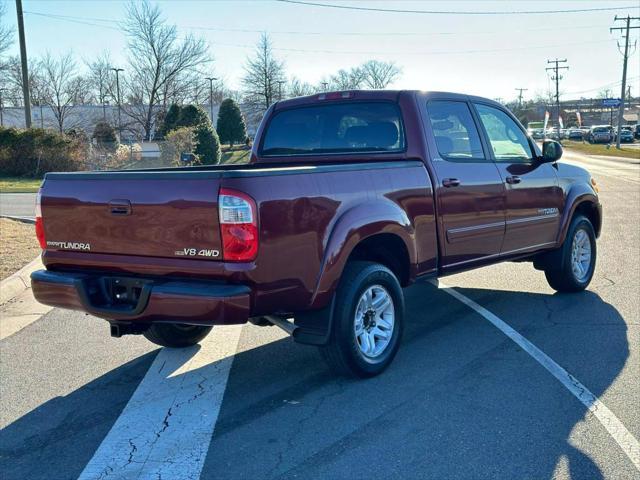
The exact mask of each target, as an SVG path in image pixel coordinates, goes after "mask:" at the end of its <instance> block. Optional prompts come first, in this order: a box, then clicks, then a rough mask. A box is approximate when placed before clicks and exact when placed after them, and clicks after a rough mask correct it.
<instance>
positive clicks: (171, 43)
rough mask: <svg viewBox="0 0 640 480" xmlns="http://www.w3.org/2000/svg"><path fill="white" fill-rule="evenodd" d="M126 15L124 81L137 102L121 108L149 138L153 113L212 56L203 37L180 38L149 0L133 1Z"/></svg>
mask: <svg viewBox="0 0 640 480" xmlns="http://www.w3.org/2000/svg"><path fill="white" fill-rule="evenodd" d="M127 17H128V18H127V20H126V22H125V25H124V30H125V32H126V34H127V36H128V37H129V42H128V48H129V62H128V68H127V71H126V72H125V73H126V74H127V75H126V77H125V79H124V83H125V85H126V88H127V90H128V91H129V97H130V99H131V100H133V101H135V102H137V104H135V105H126V106H123V109H124V111H125V113H126V114H128V115H129V116H130V117H131V118H132V120H133V121H134V123H137V124H138V125H139V126H140V127H141V128H142V130H143V131H144V139H145V140H149V139H150V138H151V133H152V130H153V127H154V119H155V116H156V113H157V112H158V111H159V110H160V109H162V107H163V105H166V103H167V97H170V96H171V95H172V94H173V92H174V91H175V90H177V89H179V87H180V86H181V84H182V83H184V78H185V77H186V76H187V74H188V73H189V72H192V71H195V70H197V68H198V67H201V66H203V65H205V64H206V63H208V62H210V61H211V60H210V57H209V55H208V51H207V45H206V43H205V41H204V40H203V39H202V38H196V37H194V36H193V35H187V37H186V38H184V40H179V39H178V32H177V29H176V27H175V25H168V24H167V22H166V20H165V19H164V18H163V17H162V14H161V12H160V9H159V8H158V7H156V6H152V5H150V4H149V2H148V1H146V0H145V1H143V2H133V1H132V2H131V3H130V4H129V6H128V7H127Z"/></svg>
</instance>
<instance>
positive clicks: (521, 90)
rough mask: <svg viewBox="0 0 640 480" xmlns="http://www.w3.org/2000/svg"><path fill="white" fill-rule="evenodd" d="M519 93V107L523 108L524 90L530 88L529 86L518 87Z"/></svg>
mask: <svg viewBox="0 0 640 480" xmlns="http://www.w3.org/2000/svg"><path fill="white" fill-rule="evenodd" d="M516 90H517V91H518V92H519V93H518V107H520V108H522V92H526V91H527V90H529V89H528V88H516Z"/></svg>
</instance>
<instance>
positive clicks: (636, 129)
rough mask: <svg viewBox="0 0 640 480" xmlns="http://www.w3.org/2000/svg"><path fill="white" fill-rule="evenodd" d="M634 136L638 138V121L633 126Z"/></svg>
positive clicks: (639, 126)
mask: <svg viewBox="0 0 640 480" xmlns="http://www.w3.org/2000/svg"><path fill="white" fill-rule="evenodd" d="M633 132H634V137H636V138H637V139H638V140H640V123H639V124H638V125H635V126H634V127H633Z"/></svg>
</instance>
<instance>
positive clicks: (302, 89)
mask: <svg viewBox="0 0 640 480" xmlns="http://www.w3.org/2000/svg"><path fill="white" fill-rule="evenodd" d="M316 91H317V89H316V88H315V87H314V86H313V85H311V84H310V83H307V82H303V81H302V80H300V79H298V78H296V77H293V78H292V79H291V81H290V82H289V96H290V97H304V96H305V95H313V94H314V93H316Z"/></svg>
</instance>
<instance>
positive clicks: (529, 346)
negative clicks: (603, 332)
mask: <svg viewBox="0 0 640 480" xmlns="http://www.w3.org/2000/svg"><path fill="white" fill-rule="evenodd" d="M431 283H433V284H434V285H436V286H437V287H439V288H440V289H442V290H444V291H445V292H447V293H448V294H449V295H451V296H452V297H454V298H456V299H457V300H460V301H461V302H462V303H464V304H465V305H467V306H468V307H470V308H471V309H473V310H475V311H476V312H477V313H479V314H480V315H482V316H483V317H484V318H485V319H486V320H488V321H489V322H491V323H492V324H493V326H495V327H496V328H497V329H499V330H500V331H501V332H502V333H504V334H505V335H506V336H507V337H509V338H510V339H511V340H513V341H514V342H515V343H516V344H517V345H518V346H519V347H520V348H522V349H523V350H524V351H525V352H527V353H528V354H529V355H531V356H532V357H533V358H534V359H535V360H536V361H537V362H538V363H539V364H540V365H542V366H543V367H544V368H545V369H547V371H548V372H549V373H551V375H553V376H554V377H556V379H557V380H558V381H559V382H560V383H561V384H562V385H564V386H565V388H566V389H567V390H569V391H570V392H571V393H572V394H573V395H574V396H575V397H576V398H577V399H578V400H580V402H582V404H583V405H584V406H585V407H587V409H588V410H589V412H591V413H592V414H593V415H594V416H595V417H596V418H597V419H598V421H599V422H600V423H601V424H602V426H603V427H604V428H605V429H606V430H607V431H608V432H609V434H610V435H611V436H612V437H613V439H614V440H615V442H616V443H617V444H618V445H619V446H620V448H622V451H623V452H624V453H625V454H626V455H627V457H629V459H630V460H631V462H632V463H633V465H634V466H635V467H636V469H638V470H640V443H638V440H637V439H636V438H635V437H634V436H633V435H632V434H631V432H629V430H627V428H626V427H625V426H624V425H623V424H622V422H621V421H620V419H619V418H618V417H616V416H615V415H614V414H613V412H612V411H611V410H609V409H608V408H607V406H606V405H605V404H604V403H602V402H601V401H600V400H599V399H598V397H596V396H595V395H594V394H593V393H591V392H590V391H589V389H588V388H587V387H585V386H584V385H583V384H582V383H580V381H579V380H578V379H577V378H575V377H574V376H573V375H571V374H570V373H569V372H567V371H566V370H565V369H564V368H562V367H561V366H560V365H558V364H557V363H556V362H554V361H553V360H552V359H551V358H550V357H549V356H547V354H546V353H544V352H543V351H542V350H540V349H539V348H538V347H536V346H535V345H534V344H533V343H531V342H530V341H529V340H527V339H526V338H525V337H523V336H522V335H520V334H519V333H518V332H517V331H516V330H514V329H513V328H512V327H511V326H509V325H508V324H507V323H506V322H504V321H503V320H502V319H500V318H499V317H498V316H496V315H494V314H493V313H491V312H490V311H489V310H487V309H486V308H484V307H482V306H480V305H478V304H477V303H476V302H474V301H473V300H471V299H470V298H468V297H466V296H465V295H463V294H461V293H460V292H458V291H456V290H454V289H453V288H452V287H449V286H447V285H445V284H443V283H442V282H438V281H437V280H433V281H432V282H431Z"/></svg>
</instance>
